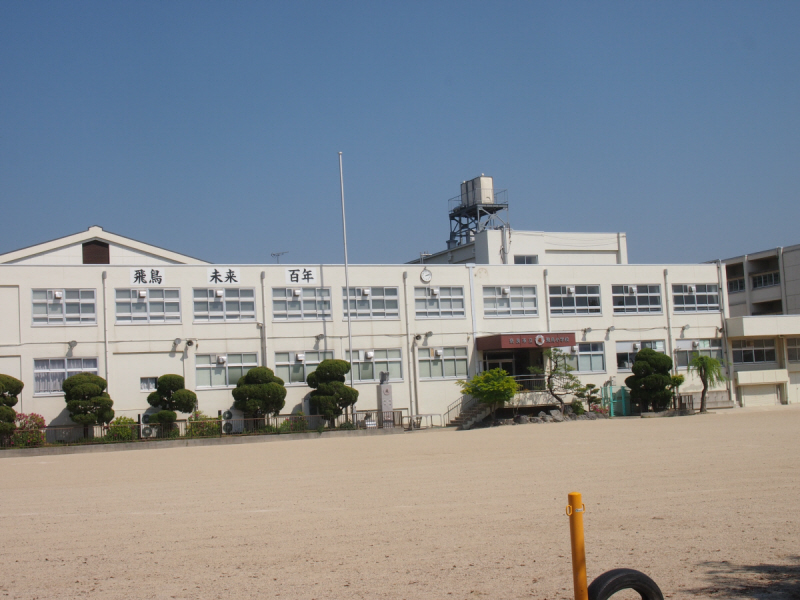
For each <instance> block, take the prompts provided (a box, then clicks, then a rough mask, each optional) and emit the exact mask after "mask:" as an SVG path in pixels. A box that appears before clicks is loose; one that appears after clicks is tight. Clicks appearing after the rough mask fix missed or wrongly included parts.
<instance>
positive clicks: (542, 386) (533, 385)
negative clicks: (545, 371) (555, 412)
mask: <svg viewBox="0 0 800 600" xmlns="http://www.w3.org/2000/svg"><path fill="white" fill-rule="evenodd" d="M514 381H516V382H517V383H518V384H519V385H520V388H521V389H522V390H523V391H528V392H544V391H547V385H546V383H545V380H544V375H515V376H514Z"/></svg>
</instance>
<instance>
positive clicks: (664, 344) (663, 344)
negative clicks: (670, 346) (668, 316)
mask: <svg viewBox="0 0 800 600" xmlns="http://www.w3.org/2000/svg"><path fill="white" fill-rule="evenodd" d="M620 344H630V345H631V350H630V351H622V352H620V349H619V346H620ZM633 344H639V345H640V348H639V350H644V349H645V348H650V349H651V350H655V351H656V352H660V353H661V354H666V353H667V342H666V340H630V341H626V340H621V341H618V342H616V351H617V371H626V372H627V371H630V370H631V369H632V367H633V362H634V361H633V357H635V356H636V353H637V352H639V350H633ZM658 344H661V347H662V349H661V350H659V349H658V347H657V346H658ZM653 346H656V347H653ZM622 355H627V357H628V359H629V360H626V361H624V362H626V363H630V365H631V366H630V367H621V366H619V365H620V360H619V359H620V356H622Z"/></svg>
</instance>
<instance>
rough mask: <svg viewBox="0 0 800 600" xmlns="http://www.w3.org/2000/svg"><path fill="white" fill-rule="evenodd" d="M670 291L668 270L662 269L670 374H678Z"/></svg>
mask: <svg viewBox="0 0 800 600" xmlns="http://www.w3.org/2000/svg"><path fill="white" fill-rule="evenodd" d="M671 299H672V289H671V288H670V287H669V269H664V310H665V311H666V313H667V343H668V344H669V357H670V358H671V359H672V373H673V375H677V374H678V364H677V362H678V361H677V360H675V349H674V346H675V341H674V339H673V336H672V302H671Z"/></svg>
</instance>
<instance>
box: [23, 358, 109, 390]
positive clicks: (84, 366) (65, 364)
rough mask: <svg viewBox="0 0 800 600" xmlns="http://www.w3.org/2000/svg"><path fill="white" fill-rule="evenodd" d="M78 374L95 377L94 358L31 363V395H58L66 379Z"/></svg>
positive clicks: (41, 360) (46, 359) (37, 360)
mask: <svg viewBox="0 0 800 600" xmlns="http://www.w3.org/2000/svg"><path fill="white" fill-rule="evenodd" d="M78 373H94V374H95V375H97V359H96V358H50V359H48V358H44V359H36V360H34V361H33V393H34V394H60V393H62V391H63V390H62V389H61V384H62V383H64V380H65V379H66V378H67V377H71V376H72V375H77V374H78Z"/></svg>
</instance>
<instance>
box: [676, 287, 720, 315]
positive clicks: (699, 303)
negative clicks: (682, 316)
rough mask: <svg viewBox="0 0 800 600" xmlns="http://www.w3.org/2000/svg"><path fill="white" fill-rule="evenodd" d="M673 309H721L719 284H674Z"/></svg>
mask: <svg viewBox="0 0 800 600" xmlns="http://www.w3.org/2000/svg"><path fill="white" fill-rule="evenodd" d="M672 300H673V305H674V306H673V309H672V310H673V311H674V312H676V313H680V312H683V313H687V312H716V311H719V286H717V285H716V284H711V283H709V284H700V283H698V284H678V285H673V286H672Z"/></svg>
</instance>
